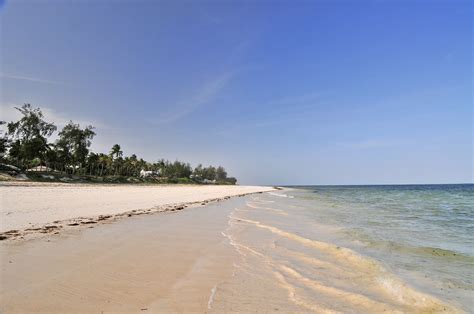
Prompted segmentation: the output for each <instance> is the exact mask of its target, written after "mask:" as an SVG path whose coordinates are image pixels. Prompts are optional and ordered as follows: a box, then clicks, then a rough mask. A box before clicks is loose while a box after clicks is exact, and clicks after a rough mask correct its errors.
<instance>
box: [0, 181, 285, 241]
mask: <svg viewBox="0 0 474 314" xmlns="http://www.w3.org/2000/svg"><path fill="white" fill-rule="evenodd" d="M57 189H62V190H57ZM274 190H276V189H275V188H271V187H263V186H238V185H235V186H230V185H159V186H157V185H153V184H146V185H145V184H143V185H142V184H141V185H135V184H127V185H126V184H120V185H110V184H84V183H74V184H72V185H71V184H69V183H56V182H55V183H44V182H8V183H5V182H2V184H0V200H1V203H2V209H1V211H0V217H1V219H0V220H1V221H2V223H0V241H2V240H16V239H31V238H32V237H35V236H38V235H41V234H58V233H59V232H61V231H65V230H68V229H72V228H74V229H78V228H79V227H83V226H89V227H90V226H91V225H98V224H103V223H111V222H115V221H117V220H119V219H122V218H125V217H132V216H138V215H150V214H155V213H162V212H174V211H180V210H183V209H185V208H195V207H200V206H204V205H207V204H209V203H215V202H219V201H222V200H226V199H229V198H231V197H242V196H245V195H249V194H254V193H263V192H268V191H274ZM127 192H128V193H129V194H132V193H135V194H138V195H137V196H133V195H132V196H130V195H127V196H125V197H126V198H127V201H128V203H134V201H136V202H140V204H137V205H134V204H128V205H127V206H124V205H123V204H119V202H120V200H115V204H114V205H116V206H118V207H117V208H110V207H111V206H110V204H108V205H109V206H107V208H104V207H105V206H103V204H104V202H106V201H109V202H110V201H113V200H111V199H113V198H114V197H116V198H123V193H127ZM57 193H61V194H69V195H66V196H63V197H62V199H61V200H60V201H59V202H58V201H56V200H55V198H56V196H57V195H55V194H57ZM92 193H96V194H98V195H97V196H99V198H97V200H96V201H92V202H88V203H87V204H86V205H85V206H84V204H81V203H83V202H85V200H81V198H82V197H84V199H88V198H91V195H90V194H92ZM103 193H107V194H109V195H107V196H104V195H103ZM77 194H81V195H77ZM119 194H120V195H119ZM148 194H153V195H148ZM181 194H186V195H184V196H183V195H181ZM201 195H202V196H201ZM68 197H69V198H68ZM64 198H66V199H64ZM145 198H146V199H145ZM180 198H184V199H186V200H185V201H180ZM18 199H22V203H25V202H26V203H27V205H26V206H22V204H20V203H19V202H17V200H18ZM61 202H63V203H61ZM38 204H40V205H38ZM66 204H67V205H66ZM71 206H73V207H74V206H76V207H79V209H76V208H74V210H71ZM101 206H102V207H101ZM37 207H42V208H40V209H37ZM34 212H40V213H41V214H40V215H41V217H35V216H38V215H35V214H33V213H34ZM48 214H49V215H50V218H47V217H45V216H48ZM76 214H77V215H76ZM15 216H16V217H15ZM22 216H23V217H22Z"/></svg>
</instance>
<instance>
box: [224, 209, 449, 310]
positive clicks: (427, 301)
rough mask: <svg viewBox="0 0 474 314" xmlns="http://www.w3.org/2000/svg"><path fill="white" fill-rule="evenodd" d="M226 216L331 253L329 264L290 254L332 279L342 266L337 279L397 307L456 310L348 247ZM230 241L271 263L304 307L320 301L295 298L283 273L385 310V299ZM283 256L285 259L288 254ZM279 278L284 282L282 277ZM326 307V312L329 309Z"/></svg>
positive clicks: (316, 288)
mask: <svg viewBox="0 0 474 314" xmlns="http://www.w3.org/2000/svg"><path fill="white" fill-rule="evenodd" d="M229 218H230V219H232V220H233V221H235V222H238V223H244V224H249V225H252V226H255V227H257V228H260V229H264V230H267V231H270V232H272V233H274V234H277V235H279V236H280V237H284V238H286V239H289V240H292V241H295V242H298V243H300V244H302V245H304V246H306V247H309V248H312V249H316V250H318V251H319V252H320V253H323V254H325V255H326V256H330V257H331V260H332V261H333V263H334V264H335V265H332V264H331V263H330V262H326V261H321V260H319V259H315V258H312V257H310V256H307V255H306V254H304V253H300V252H294V253H293V256H297V257H298V259H299V260H300V261H303V262H306V263H307V265H308V264H309V265H308V266H309V267H312V266H317V267H322V269H323V270H322V271H323V274H327V275H326V276H329V278H331V276H340V274H341V273H342V272H341V271H340V270H341V269H342V270H343V271H344V272H346V273H347V274H348V276H347V278H346V279H344V278H340V277H339V279H344V280H346V281H351V282H353V281H354V280H356V282H359V283H360V284H362V285H370V287H372V288H371V289H372V290H373V291H378V292H377V293H378V294H380V293H381V291H384V294H385V295H386V296H387V298H388V299H389V300H392V302H394V301H396V303H399V304H398V307H402V308H405V307H407V308H408V309H410V308H416V309H417V310H420V311H430V312H432V311H443V310H446V309H447V308H448V309H449V310H450V311H452V312H457V311H458V310H457V309H455V308H450V307H449V306H448V305H445V304H443V303H442V302H441V301H440V300H438V299H437V298H435V297H433V296H430V295H427V294H424V293H421V292H419V291H417V290H415V289H413V288H411V287H409V286H408V285H407V284H406V283H405V282H403V281H402V280H400V279H398V277H396V276H395V275H393V274H391V273H389V272H388V271H386V270H385V269H384V268H383V267H382V266H381V265H380V264H379V263H377V262H376V261H375V260H372V259H370V258H368V257H364V256H361V255H359V254H358V253H356V252H355V251H353V250H351V249H348V248H344V247H340V246H337V245H334V244H330V243H327V242H322V241H317V240H313V239H308V238H305V237H303V236H300V235H298V234H295V233H291V232H288V231H284V230H282V229H279V228H277V227H275V226H271V225H267V224H263V223H261V222H259V221H256V220H251V219H245V218H238V217H235V216H233V215H232V214H231V215H229ZM232 241H233V243H234V245H235V246H236V247H237V248H239V249H240V250H245V251H246V252H247V253H251V254H253V255H255V256H258V257H261V258H263V259H265V261H267V263H268V264H270V265H272V266H273V267H274V269H275V272H276V273H277V274H279V275H277V276H278V278H279V282H280V284H281V285H283V286H285V289H286V290H287V291H288V294H289V297H290V299H291V300H292V301H293V302H295V303H297V304H299V305H301V306H303V307H305V308H307V309H310V310H313V308H318V311H320V310H321V304H313V303H311V302H309V301H308V300H307V299H306V300H305V299H304V298H301V297H298V296H297V295H296V294H295V290H294V288H291V287H290V286H289V285H290V284H289V282H288V281H287V280H286V279H285V278H284V277H285V276H289V277H290V278H292V279H293V280H296V281H298V282H299V283H300V284H303V285H304V286H306V287H307V288H309V289H311V290H314V291H318V293H319V294H321V293H322V294H325V295H327V296H329V297H332V298H337V299H341V300H345V301H347V302H350V303H352V304H353V305H357V306H361V307H363V308H367V309H371V310H373V309H376V311H384V310H387V307H388V305H387V304H386V303H384V302H380V301H376V300H373V299H371V298H370V297H368V296H366V295H363V294H360V293H355V292H350V291H346V290H344V289H340V288H336V287H334V286H332V285H329V286H328V285H325V284H323V283H321V282H319V281H316V280H314V279H311V278H308V277H305V276H304V275H303V274H301V273H300V272H298V271H296V270H295V269H293V268H291V267H289V266H287V265H283V264H279V263H276V262H275V260H273V259H272V258H271V257H270V256H268V255H264V254H263V253H261V252H259V251H258V250H257V249H254V248H251V247H248V246H245V245H243V244H241V243H238V242H237V241H235V239H232ZM290 251H291V250H290ZM286 257H287V258H288V257H291V256H286ZM287 262H289V261H287ZM338 268H340V269H338ZM324 269H326V270H327V271H328V272H327V273H324ZM320 270H321V269H320ZM282 278H283V280H284V281H283V280H282ZM334 280H336V278H334V279H333V281H334ZM375 287H377V288H375ZM396 303H394V304H396ZM323 308H324V307H323ZM327 310H328V311H329V309H327Z"/></svg>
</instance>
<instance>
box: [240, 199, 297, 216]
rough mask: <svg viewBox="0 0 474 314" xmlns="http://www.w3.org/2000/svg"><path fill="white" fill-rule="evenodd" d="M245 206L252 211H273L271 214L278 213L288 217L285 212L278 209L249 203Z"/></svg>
mask: <svg viewBox="0 0 474 314" xmlns="http://www.w3.org/2000/svg"><path fill="white" fill-rule="evenodd" d="M245 205H247V206H248V207H250V208H253V209H264V210H269V211H273V212H275V213H278V214H280V215H284V216H288V213H287V212H285V211H284V210H281V209H278V208H272V207H262V206H256V205H253V204H251V203H250V202H247V203H246V204H245Z"/></svg>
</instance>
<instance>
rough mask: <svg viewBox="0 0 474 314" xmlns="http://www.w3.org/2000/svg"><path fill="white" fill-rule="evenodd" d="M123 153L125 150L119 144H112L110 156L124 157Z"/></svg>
mask: <svg viewBox="0 0 474 314" xmlns="http://www.w3.org/2000/svg"><path fill="white" fill-rule="evenodd" d="M122 155H123V152H122V151H121V150H120V145H119V144H115V145H114V146H112V149H111V150H110V153H109V156H110V157H112V158H114V157H115V158H118V157H122Z"/></svg>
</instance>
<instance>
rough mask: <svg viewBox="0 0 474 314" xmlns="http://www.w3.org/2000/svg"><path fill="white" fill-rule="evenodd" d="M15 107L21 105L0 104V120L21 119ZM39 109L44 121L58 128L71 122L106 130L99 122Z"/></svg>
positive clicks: (42, 108)
mask: <svg viewBox="0 0 474 314" xmlns="http://www.w3.org/2000/svg"><path fill="white" fill-rule="evenodd" d="M15 107H21V105H19V104H13V103H7V104H0V115H1V120H3V121H6V122H10V121H16V120H18V119H19V118H21V113H20V112H19V111H18V110H16V109H15ZM39 107H40V108H41V112H43V115H44V118H45V120H46V121H48V122H53V123H54V124H55V125H56V126H58V127H59V128H61V127H63V126H65V125H66V124H68V123H69V121H71V120H72V121H73V122H74V123H78V124H80V125H81V126H82V127H85V126H87V125H92V126H94V127H96V128H100V129H106V128H107V125H106V124H104V123H102V122H99V121H94V120H89V119H83V118H77V119H75V118H74V117H71V116H68V115H67V114H65V113H62V112H58V111H56V110H54V109H52V108H50V107H45V106H39Z"/></svg>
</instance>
